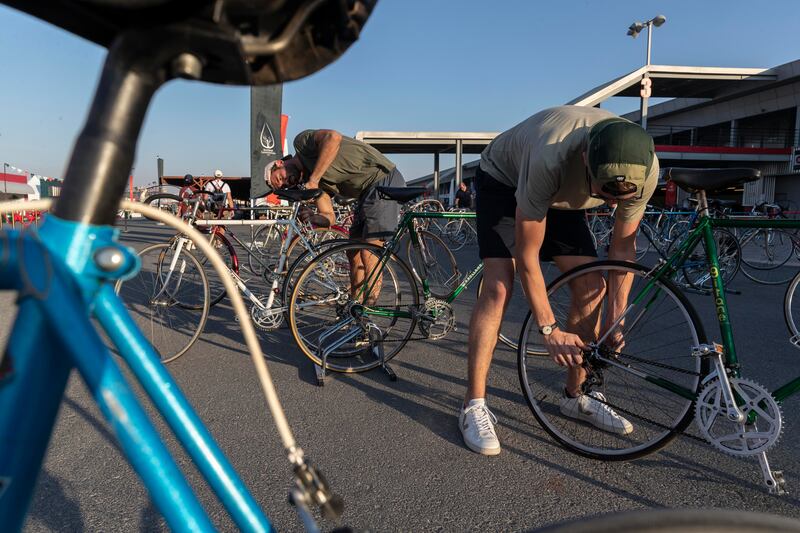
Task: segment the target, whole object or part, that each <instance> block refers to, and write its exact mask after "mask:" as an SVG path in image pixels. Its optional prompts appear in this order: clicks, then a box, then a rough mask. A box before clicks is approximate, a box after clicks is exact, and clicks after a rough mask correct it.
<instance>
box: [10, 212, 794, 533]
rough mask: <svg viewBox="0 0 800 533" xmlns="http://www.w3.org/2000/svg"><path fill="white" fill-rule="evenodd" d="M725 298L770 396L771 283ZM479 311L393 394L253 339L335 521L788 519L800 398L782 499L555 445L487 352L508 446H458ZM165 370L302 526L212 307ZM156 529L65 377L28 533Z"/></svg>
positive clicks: (784, 461) (664, 454)
mask: <svg viewBox="0 0 800 533" xmlns="http://www.w3.org/2000/svg"><path fill="white" fill-rule="evenodd" d="M167 235H168V232H167V231H166V229H165V228H163V227H158V226H155V225H153V224H151V223H145V222H142V221H134V222H132V223H131V224H130V226H129V228H128V231H127V232H125V233H123V235H122V238H123V242H125V243H127V244H129V245H131V246H133V247H136V248H140V247H142V246H145V245H146V244H149V243H151V242H157V241H158V240H159V239H164V238H165V237H166V236H167ZM458 258H459V264H460V265H462V266H463V267H464V268H465V269H466V268H467V267H469V266H472V265H475V264H476V262H477V250H476V248H474V247H470V248H467V249H465V250H462V251H461V252H459V253H458ZM732 288H733V289H738V290H740V291H741V295H731V296H730V299H729V303H730V305H731V316H732V320H733V324H734V328H735V332H736V335H735V338H736V342H737V348H738V352H739V357H740V360H741V362H742V366H743V373H744V375H745V376H747V377H750V378H752V379H754V380H756V381H758V382H759V383H761V384H763V385H765V386H767V387H768V388H771V389H774V388H776V387H777V386H778V385H779V384H781V383H783V382H785V381H786V380H787V379H788V378H790V377H792V376H793V375H794V374H795V373H797V372H798V371H800V351H798V350H797V349H796V348H794V347H792V346H791V345H790V344H789V342H788V333H787V330H786V326H785V325H784V322H783V314H782V301H783V291H784V287H769V286H761V285H756V284H754V283H753V282H751V281H750V280H748V279H746V278H744V277H743V276H741V275H739V276H737V278H736V279H735V281H734V283H733V285H732ZM690 298H691V300H692V302H693V303H694V304H695V305H696V306H697V308H698V310H699V311H700V314H701V316H702V318H703V320H704V322H705V325H706V330H707V332H709V336H710V337H712V338H715V339H718V338H719V333H718V331H717V328H716V326H715V324H714V322H713V320H714V314H713V308H712V306H711V305H709V302H708V299H707V298H706V297H702V296H699V295H692V296H690ZM474 302H475V291H474V288H471V289H469V290H467V291H465V292H464V293H463V295H462V296H461V297H460V299H459V300H457V301H456V303H455V305H454V309H455V313H456V322H457V329H456V331H454V332H451V333H450V335H449V336H448V337H446V338H444V339H441V340H438V341H429V340H426V341H415V342H412V343H410V344H409V345H408V346H406V348H405V349H404V350H403V351H402V352H401V353H400V354H399V355H398V356H397V357H396V358H395V359H394V361H393V362H392V366H393V368H394V370H395V371H396V373H397V375H398V377H399V380H398V381H396V382H392V381H390V380H389V379H387V376H386V375H385V374H384V373H383V372H381V371H380V370H375V371H372V372H369V373H366V374H359V375H346V376H345V375H333V376H331V377H329V378H328V380H327V382H326V384H325V386H324V387H319V386H317V385H316V381H315V376H314V371H313V368H312V365H311V363H310V361H309V360H307V359H306V358H305V357H304V356H303V355H302V354H301V353H300V352H299V351H298V350H297V349H296V348H295V347H294V344H293V341H292V338H291V334H290V332H289V330H288V328H286V327H284V328H282V329H280V330H278V331H276V332H273V333H263V334H262V336H261V338H262V347H263V349H264V352H265V354H266V357H267V359H268V364H269V367H270V370H271V372H272V375H273V378H274V380H275V383H276V386H277V389H278V393H279V394H280V397H281V400H282V402H283V405H284V408H285V409H286V413H287V415H288V418H289V420H290V422H291V424H292V428H293V429H294V432H295V435H296V437H297V440H298V441H299V443H300V444H301V446H302V447H303V448H304V450H305V451H306V453H307V455H308V456H309V457H310V458H311V459H312V461H313V462H314V463H315V464H316V465H318V466H319V467H320V468H321V469H322V470H323V472H324V473H325V474H326V476H327V477H328V479H329V481H330V483H331V485H332V487H333V488H334V490H335V491H336V492H337V493H338V494H340V495H341V496H342V497H343V498H344V501H345V509H346V510H345V514H344V519H343V524H346V525H349V526H352V527H355V528H358V529H362V530H363V529H369V530H372V531H522V530H527V529H532V528H537V527H541V526H544V525H548V524H552V523H554V522H558V521H561V520H565V519H569V518H573V517H578V516H591V515H597V514H604V513H614V512H618V511H622V510H627V509H641V508H664V507H667V508H675V507H695V508H696V507H707V508H727V509H738V510H751V511H762V512H769V513H775V514H778V515H783V516H789V517H794V518H800V499H798V497H797V496H796V495H797V494H800V456H798V453H797V449H798V433H797V431H796V426H797V421H798V416H800V415H799V414H798V405H799V404H798V400H797V399H790V400H789V401H787V402H785V403H784V405H783V414H784V417H785V430H784V434H783V437H782V438H781V440H780V441H779V442H778V444H777V445H776V446H775V447H774V448H773V449H772V450H771V451H770V453H769V457H770V460H771V462H772V463H773V467H774V468H781V469H783V471H784V472H785V477H786V479H787V483H788V489H789V491H790V494H789V495H787V496H783V497H778V496H773V495H770V494H768V493H767V491H766V490H765V488H764V487H763V486H762V483H761V475H760V472H759V469H758V465H757V463H756V461H755V460H753V459H749V460H745V459H738V458H734V457H730V456H726V455H723V454H722V453H720V452H717V451H715V450H714V449H713V448H711V447H710V446H709V445H707V444H704V443H702V442H698V441H697V440H695V439H691V438H687V437H679V438H678V439H677V440H676V441H675V442H674V443H673V444H672V445H670V446H669V447H667V448H666V449H664V450H662V451H661V452H659V453H656V454H653V455H650V456H647V457H645V458H642V459H639V460H636V461H633V462H623V463H613V462H600V461H594V460H590V459H584V458H581V457H579V456H576V455H574V454H572V453H570V452H568V451H566V450H564V449H563V448H561V447H560V446H559V445H558V444H557V443H556V442H555V441H553V440H552V439H551V438H550V437H549V436H548V435H547V434H546V433H545V432H544V430H542V429H541V428H540V427H539V426H538V425H537V423H536V421H535V419H534V418H533V416H532V415H531V413H530V411H529V409H528V407H527V405H526V404H525V401H524V398H523V396H522V394H521V392H520V385H519V380H518V377H517V364H516V354H515V353H514V352H512V351H511V350H510V349H508V348H506V347H504V346H501V345H498V349H497V351H496V354H495V360H494V363H493V366H492V372H491V375H490V380H489V392H488V402H489V405H490V407H491V409H492V410H493V411H494V413H495V414H496V415H497V417H498V419H499V424H498V427H497V430H498V434H499V437H500V440H501V443H502V447H503V451H502V453H501V454H500V455H499V456H497V457H484V456H480V455H477V454H475V453H473V452H471V451H469V450H467V449H466V448H465V447H464V446H463V444H462V440H461V435H460V433H459V430H458V427H457V423H456V422H457V418H456V417H457V410H458V408H459V405H460V403H461V401H462V399H463V395H464V390H465V379H466V344H467V323H468V320H469V313H470V312H471V309H472V307H473V305H474ZM514 305H515V308H516V309H517V310H518V312H517V315H518V316H519V315H521V312H520V311H519V310H522V309H524V307H522V306H523V305H524V304H522V303H521V302H520V301H519V300H515V303H514ZM2 308H3V311H2V315H0V320H2V322H3V324H4V325H5V324H7V323H8V321H9V319H10V315H11V307H10V304H9V300H8V298H6V299H5V300H4V305H2ZM0 334H2V331H1V330H0ZM168 368H169V370H170V372H171V373H172V375H173V376H174V377H175V379H176V381H177V382H178V384H179V385H180V387H181V388H182V389H183V391H184V393H185V394H186V396H187V397H188V398H189V399H190V401H191V402H192V403H193V405H194V406H195V408H196V410H197V412H198V413H199V415H200V416H201V417H202V419H203V420H204V421H205V422H206V424H207V426H208V427H209V429H210V430H211V432H212V433H213V435H214V436H215V438H216V439H217V441H218V443H219V444H220V446H221V447H222V449H223V450H224V451H225V453H226V454H227V455H228V457H229V459H230V460H231V462H232V463H233V465H234V467H235V468H236V469H237V470H238V471H239V473H240V474H241V475H242V477H243V479H244V481H245V483H246V484H247V486H248V487H249V488H250V490H251V491H252V493H253V495H254V497H255V498H256V500H257V501H258V503H259V504H260V505H261V506H262V507H263V508H264V509H265V511H266V512H267V513H268V515H269V516H270V518H271V519H272V520H273V521H274V524H275V525H276V527H277V528H278V530H284V531H298V530H300V529H301V527H300V524H299V522H298V520H297V518H296V515H295V514H294V512H293V510H292V508H291V507H290V506H289V505H288V504H287V503H286V495H287V492H288V490H289V487H290V483H291V469H290V466H289V464H288V462H287V461H286V459H285V457H284V455H283V452H282V450H281V446H280V443H279V441H278V438H277V435H276V434H275V431H274V425H273V423H272V420H271V419H270V416H269V413H268V412H267V408H266V404H265V401H264V399H263V397H262V396H261V392H260V388H259V385H258V383H257V380H256V377H255V373H254V371H253V368H252V363H251V360H250V357H249V355H248V353H247V352H246V350H245V347H244V344H243V342H242V338H241V334H240V332H239V327H238V324H237V322H236V321H235V320H234V317H233V315H232V311H231V309H230V307H229V306H228V305H227V303H226V302H223V303H221V304H220V305H219V306H217V307H215V308H214V309H213V310H212V314H211V317H210V318H209V322H208V324H207V326H206V331H205V332H204V334H203V335H202V337H201V339H200V341H199V342H198V343H197V344H196V345H195V346H194V347H193V348H192V349H191V350H190V351H189V352H188V353H187V354H186V355H184V356H183V357H181V358H179V359H178V360H176V361H175V362H173V363H170V364H169V366H168ZM136 390H137V393H138V394H139V395H140V396H141V397H143V394H142V393H141V390H139V389H136ZM146 407H147V408H148V410H149V411H150V412H153V410H152V408H151V406H150V405H149V404H147V405H146ZM156 425H157V427H158V428H159V429H160V430H161V431H162V434H163V435H164V437H165V440H166V442H167V443H168V445H169V447H170V449H171V450H173V451H174V453H175V455H176V457H177V461H178V463H179V465H180V466H181V468H182V469H183V470H184V472H185V473H186V475H187V477H188V478H189V480H190V482H191V483H192V486H193V487H194V488H195V490H196V492H197V493H198V496H199V497H200V499H201V501H202V502H203V504H204V505H205V507H206V509H207V510H208V512H209V514H210V516H211V517H212V520H213V521H214V523H215V525H216V526H217V527H218V528H219V529H220V530H224V531H235V530H236V527H235V526H234V524H233V523H232V522H231V521H230V519H229V518H228V516H227V515H226V514H225V511H224V509H223V508H222V507H221V506H220V505H219V503H218V502H217V501H216V500H215V499H214V497H213V495H212V493H211V492H210V490H209V489H208V487H207V485H206V484H205V483H204V482H203V480H202V478H201V476H200V475H199V474H198V472H197V471H196V470H195V469H194V467H193V466H192V465H191V462H190V460H189V459H188V457H187V456H186V455H185V454H184V453H183V452H182V450H181V449H180V447H179V445H178V444H177V443H176V442H175V440H174V438H172V436H171V435H170V434H169V432H168V431H167V430H166V429H165V426H164V424H163V422H162V421H161V420H160V419H158V418H157V417H156ZM690 432H691V433H695V430H694V429H693V428H692V429H690ZM324 525H325V527H326V528H328V529H330V528H332V527H334V526H335V525H336V524H333V523H329V522H326V523H325V524H324ZM166 529H167V528H166V525H165V523H164V521H163V519H162V518H161V516H160V514H159V513H158V511H157V510H156V509H155V508H154V506H153V505H152V503H151V502H150V500H149V498H148V497H147V494H146V492H145V490H144V488H143V487H142V485H141V484H140V483H139V481H138V478H137V477H136V475H135V474H134V473H133V471H132V470H131V468H130V467H129V466H128V465H127V463H126V462H125V460H124V459H123V457H122V456H121V454H120V452H119V448H118V446H117V444H116V443H115V440H114V436H113V433H112V431H111V429H110V428H109V426H108V424H106V423H105V421H104V420H103V418H102V416H101V414H100V413H99V411H98V410H97V408H96V407H95V406H94V404H93V402H92V400H91V398H90V396H89V395H88V394H87V391H86V389H85V387H84V385H83V383H82V382H81V380H80V378H79V376H73V377H72V379H71V380H70V382H69V385H68V388H67V394H66V397H65V399H64V403H63V406H62V409H61V412H60V414H59V417H58V423H57V425H56V428H55V431H54V433H53V436H52V440H51V444H50V449H49V452H48V455H47V458H46V461H45V463H44V466H43V469H42V472H41V474H40V478H39V480H38V484H37V489H36V492H35V494H34V498H33V501H32V503H31V507H30V513H29V518H28V521H27V523H26V526H25V531H29V532H38V531H162V530H166Z"/></svg>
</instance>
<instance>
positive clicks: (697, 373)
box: [603, 350, 703, 377]
mask: <svg viewBox="0 0 800 533" xmlns="http://www.w3.org/2000/svg"><path fill="white" fill-rule="evenodd" d="M606 354H608V355H616V356H617V357H620V356H621V357H626V358H628V359H630V360H632V361H636V362H637V363H642V364H644V365H650V366H655V367H658V368H665V369H667V370H672V371H674V372H678V373H680V374H687V375H690V376H697V377H702V376H703V374H701V373H700V372H694V371H692V370H684V369H683V368H675V367H674V366H670V365H667V364H664V363H657V362H655V361H648V360H647V359H642V358H641V357H636V356H635V355H629V354H625V353H622V352H615V351H612V350H608V351H607V352H605V353H604V354H603V355H606Z"/></svg>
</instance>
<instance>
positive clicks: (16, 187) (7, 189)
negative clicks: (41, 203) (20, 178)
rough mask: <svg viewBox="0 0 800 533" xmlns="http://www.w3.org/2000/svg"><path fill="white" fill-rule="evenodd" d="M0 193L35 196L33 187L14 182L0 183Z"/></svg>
mask: <svg viewBox="0 0 800 533" xmlns="http://www.w3.org/2000/svg"><path fill="white" fill-rule="evenodd" d="M0 192H2V193H8V194H35V193H36V191H35V190H33V187H31V186H30V185H28V184H26V183H17V182H15V181H5V182H0Z"/></svg>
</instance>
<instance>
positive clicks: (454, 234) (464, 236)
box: [443, 218, 469, 252]
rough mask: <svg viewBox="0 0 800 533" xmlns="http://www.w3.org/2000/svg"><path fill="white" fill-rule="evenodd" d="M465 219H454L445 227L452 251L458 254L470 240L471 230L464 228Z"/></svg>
mask: <svg viewBox="0 0 800 533" xmlns="http://www.w3.org/2000/svg"><path fill="white" fill-rule="evenodd" d="M464 222H465V221H464V219H459V218H456V219H453V220H451V221H449V222H448V223H447V224H445V225H444V229H443V233H444V235H445V236H446V237H447V241H448V242H449V243H451V244H450V246H449V248H450V250H452V251H454V252H457V251H458V250H460V249H462V248H463V247H464V246H466V244H467V241H468V240H469V235H468V233H467V232H468V231H469V229H467V228H465V227H464Z"/></svg>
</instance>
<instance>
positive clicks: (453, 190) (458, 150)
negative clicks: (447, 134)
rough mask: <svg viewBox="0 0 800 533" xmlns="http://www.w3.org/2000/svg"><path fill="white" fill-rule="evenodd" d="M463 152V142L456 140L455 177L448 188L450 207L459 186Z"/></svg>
mask: <svg viewBox="0 0 800 533" xmlns="http://www.w3.org/2000/svg"><path fill="white" fill-rule="evenodd" d="M463 151H464V141H462V140H461V139H456V175H455V182H454V183H453V186H452V187H450V205H453V204H454V203H455V194H456V191H457V190H458V188H459V187H460V186H461V171H462V168H461V167H462V164H461V160H462V157H461V156H462V152H463Z"/></svg>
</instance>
